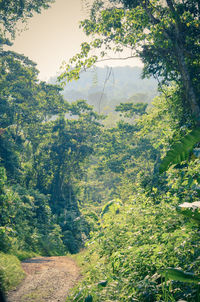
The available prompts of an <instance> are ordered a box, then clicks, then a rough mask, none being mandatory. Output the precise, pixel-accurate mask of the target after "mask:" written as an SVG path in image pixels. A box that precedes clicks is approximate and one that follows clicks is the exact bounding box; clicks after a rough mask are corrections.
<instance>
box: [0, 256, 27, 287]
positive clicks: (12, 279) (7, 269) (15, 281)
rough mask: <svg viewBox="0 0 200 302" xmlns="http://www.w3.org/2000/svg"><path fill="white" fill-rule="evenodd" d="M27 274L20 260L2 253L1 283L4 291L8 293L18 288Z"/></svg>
mask: <svg viewBox="0 0 200 302" xmlns="http://www.w3.org/2000/svg"><path fill="white" fill-rule="evenodd" d="M24 277H25V273H24V271H23V269H22V267H21V264H20V260H19V259H18V258H17V257H16V256H14V255H8V254H4V253H0V282H1V286H2V289H3V290H4V291H5V292H7V291H9V290H11V289H13V288H15V287H17V286H18V285H19V284H20V282H21V281H22V280H23V279H24Z"/></svg>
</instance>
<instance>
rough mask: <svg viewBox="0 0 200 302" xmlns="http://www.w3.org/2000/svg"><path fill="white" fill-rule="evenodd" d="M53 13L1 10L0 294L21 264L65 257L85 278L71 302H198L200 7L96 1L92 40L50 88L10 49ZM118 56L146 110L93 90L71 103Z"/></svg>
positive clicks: (180, 1)
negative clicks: (25, 29)
mask: <svg viewBox="0 0 200 302" xmlns="http://www.w3.org/2000/svg"><path fill="white" fill-rule="evenodd" d="M53 2H54V1H53V0H34V1H29V0H15V1H14V0H11V1H10V0H2V1H0V16H1V18H0V23H1V27H0V69H1V73H0V290H1V291H3V292H5V293H7V292H8V291H9V290H11V289H12V288H14V287H16V286H17V285H19V284H20V282H21V281H22V279H23V278H24V273H23V272H22V268H21V266H20V261H23V260H24V259H27V258H31V257H35V256H38V255H40V256H49V257H50V256H63V255H66V254H73V255H74V256H73V257H75V259H76V261H77V263H78V265H79V266H80V267H81V274H82V278H81V279H80V281H79V282H78V283H77V284H76V286H75V287H74V288H73V289H72V290H71V291H70V294H68V297H66V301H76V302H102V301H106V302H109V301H110V302H111V301H115V302H117V301H120V302H121V301H124V302H128V301H130V302H131V301H132V302H133V301H141V302H154V301H155V302H156V301H160V302H162V301H163V302H167V301H172V302H175V301H179V302H184V301H188V302H198V301H200V245H199V243H200V236H199V235H200V229H199V225H200V158H199V156H200V97H199V95H200V3H199V1H198V0H165V1H160V0H141V1H139V0H102V1H101V0H97V1H92V2H93V3H92V4H91V6H90V12H89V14H88V18H86V19H85V20H83V21H81V28H82V30H83V31H84V32H85V33H86V35H87V36H88V37H90V42H85V43H83V44H82V45H81V51H80V52H79V53H77V54H74V57H72V58H71V60H70V61H69V62H66V63H65V64H64V65H63V67H62V71H61V73H60V75H59V77H58V81H57V82H55V81H54V80H52V81H50V82H44V81H41V80H39V79H38V73H39V71H38V70H37V66H36V64H35V63H34V62H33V61H31V60H30V59H29V58H28V57H26V56H24V55H22V54H19V53H16V52H14V51H11V50H9V45H11V44H12V43H11V41H13V40H14V39H15V35H16V31H17V24H18V22H22V23H23V22H26V20H27V19H28V18H31V17H32V16H33V14H35V13H41V11H42V9H48V8H49V6H50V5H51V4H52V3H53ZM124 48H127V49H131V51H132V57H139V58H140V59H141V60H142V62H143V64H144V68H143V71H142V77H143V78H147V79H148V78H150V79H151V80H150V81H152V83H153V84H152V86H150V87H149V88H148V89H149V90H150V91H148V90H145V93H146V95H147V96H151V97H154V94H155V92H156V94H157V96H155V97H154V98H153V100H152V99H151V101H149V99H148V97H146V96H145V94H144V90H143V91H136V93H138V94H137V95H134V97H132V98H131V97H127V96H126V97H124V98H123V92H122V95H119V99H116V102H115V101H114V99H113V98H112V101H111V95H109V93H108V92H107V101H106V102H107V103H106V104H105V105H106V106H107V105H108V104H111V105H110V109H109V110H108V109H107V110H106V109H105V110H103V107H102V108H99V103H100V101H99V95H97V94H100V99H101V98H102V97H103V93H104V92H105V91H103V90H102V91H101V89H99V87H98V90H96V91H95V93H96V95H95V93H94V95H93V98H92V102H91V99H90V100H88V101H87V99H86V100H85V99H84V97H86V95H83V98H82V96H81V98H78V99H76V100H68V99H67V94H66V91H67V88H65V87H68V86H67V85H68V82H71V83H73V82H72V81H77V80H78V81H79V78H81V77H82V74H83V73H84V71H85V70H94V69H95V64H96V63H97V62H98V61H100V60H104V59H105V58H106V57H107V55H108V54H110V52H113V53H114V54H117V53H122V52H123V49H124ZM97 53H98V55H97ZM126 70H127V69H126ZM128 77H129V82H130V81H131V78H130V76H128ZM153 78H154V79H155V80H156V81H157V82H156V83H157V85H158V90H157V91H156V89H155V87H156V86H155V82H154V81H153V80H152V79H153ZM86 81H87V79H86ZM127 81H128V80H127ZM77 83H80V82H77ZM128 84H129V85H130V83H128ZM70 85H72V86H69V87H72V88H69V90H70V89H73V84H70ZM133 85H134V83H133ZM83 86H84V84H83ZM96 86H97V85H96ZM116 89H118V88H117V87H116ZM117 91H119V90H117ZM79 92H80V91H79ZM97 92H98V93H97ZM116 95H117V93H116ZM116 95H115V97H116ZM137 96H138V97H137ZM95 98H96V99H95ZM95 100H96V103H95ZM109 101H110V102H109ZM114 107H115V108H114ZM101 109H102V110H101ZM116 117H117V118H116ZM27 301H29V300H27ZM30 301H36V300H30ZM37 301H38V300H37ZM40 302H42V301H40Z"/></svg>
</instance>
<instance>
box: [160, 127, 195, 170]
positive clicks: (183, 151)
mask: <svg viewBox="0 0 200 302" xmlns="http://www.w3.org/2000/svg"><path fill="white" fill-rule="evenodd" d="M199 141H200V128H196V129H194V130H192V131H191V132H190V133H189V134H187V135H186V136H185V137H184V138H183V139H182V140H181V141H180V142H178V143H176V144H174V146H172V148H171V149H170V150H169V151H168V152H167V154H166V156H165V157H164V158H163V160H162V162H161V164H160V168H159V171H160V173H163V172H165V171H167V169H168V168H169V167H170V166H171V165H177V164H180V163H181V162H182V161H185V160H188V158H189V155H190V153H191V152H192V150H193V148H194V146H195V145H196V144H197V143H198V142H199Z"/></svg>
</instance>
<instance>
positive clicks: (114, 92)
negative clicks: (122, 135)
mask: <svg viewBox="0 0 200 302" xmlns="http://www.w3.org/2000/svg"><path fill="white" fill-rule="evenodd" d="M56 82H57V78H56V77H51V78H50V79H49V83H51V84H56ZM157 87H158V83H157V81H156V80H155V79H154V78H153V77H150V78H149V79H146V78H145V79H142V68H140V67H130V66H124V67H95V68H92V69H90V70H87V71H83V72H82V73H81V74H80V79H78V80H76V81H72V82H67V83H66V86H65V87H64V90H63V92H62V94H63V96H64V98H65V99H66V100H67V101H69V102H72V101H76V100H77V99H84V100H87V102H88V104H90V105H93V106H94V109H95V110H97V111H99V103H101V104H100V111H101V112H102V113H108V112H110V111H114V109H115V106H116V105H118V104H120V103H124V102H127V101H129V102H134V103H137V102H144V103H148V104H149V103H150V102H151V101H152V99H153V98H154V97H155V96H156V94H157Z"/></svg>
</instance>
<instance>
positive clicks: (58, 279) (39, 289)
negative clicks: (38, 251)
mask: <svg viewBox="0 0 200 302" xmlns="http://www.w3.org/2000/svg"><path fill="white" fill-rule="evenodd" d="M22 267H23V269H24V271H25V272H26V278H25V279H24V281H23V282H22V284H21V285H20V286H19V287H18V288H17V289H16V290H14V291H12V292H10V293H9V294H8V297H7V300H8V302H64V301H65V299H66V297H67V294H68V292H69V290H70V289H71V288H72V287H73V286H74V285H75V284H76V283H77V281H78V280H79V279H80V270H79V268H78V267H77V265H76V264H75V262H74V261H73V260H72V259H70V258H68V257H65V256H63V257H39V258H32V259H28V260H26V261H24V262H22Z"/></svg>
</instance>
